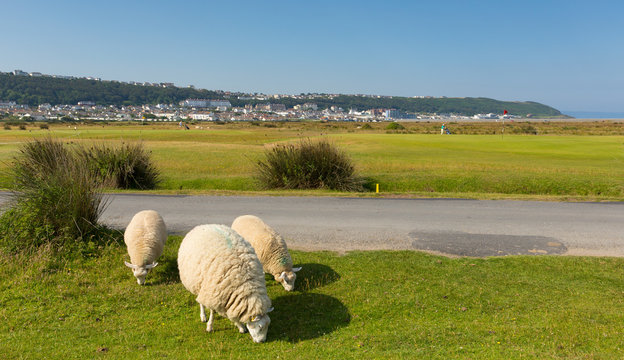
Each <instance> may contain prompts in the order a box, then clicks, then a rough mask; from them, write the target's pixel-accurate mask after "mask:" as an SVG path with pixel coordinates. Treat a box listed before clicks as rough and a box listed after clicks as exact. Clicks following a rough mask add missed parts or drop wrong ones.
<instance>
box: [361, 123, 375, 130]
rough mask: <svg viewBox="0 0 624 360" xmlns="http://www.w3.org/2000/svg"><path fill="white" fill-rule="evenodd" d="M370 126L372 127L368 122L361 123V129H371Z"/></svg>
mask: <svg viewBox="0 0 624 360" xmlns="http://www.w3.org/2000/svg"><path fill="white" fill-rule="evenodd" d="M372 128H373V127H372V126H371V125H370V124H368V123H366V124H364V125H362V130H371V129H372Z"/></svg>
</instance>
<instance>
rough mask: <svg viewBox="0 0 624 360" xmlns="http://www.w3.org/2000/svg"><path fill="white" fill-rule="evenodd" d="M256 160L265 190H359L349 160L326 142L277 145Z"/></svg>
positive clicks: (360, 184) (357, 178)
mask: <svg viewBox="0 0 624 360" xmlns="http://www.w3.org/2000/svg"><path fill="white" fill-rule="evenodd" d="M265 156H266V159H265V160H264V161H262V160H261V161H258V163H257V164H256V165H257V178H258V180H259V181H260V183H261V184H262V186H264V187H265V188H268V189H320V188H326V189H332V190H341V191H362V190H363V183H364V181H363V180H362V179H361V178H359V177H357V176H356V175H355V168H354V166H353V164H352V161H351V159H350V158H349V157H348V156H347V155H346V154H345V153H343V152H342V151H340V150H339V149H337V148H336V147H335V146H333V145H332V144H330V143H329V142H327V141H319V142H312V141H310V140H302V141H300V142H299V143H298V144H287V145H277V146H275V147H273V148H272V149H269V150H267V151H266V153H265Z"/></svg>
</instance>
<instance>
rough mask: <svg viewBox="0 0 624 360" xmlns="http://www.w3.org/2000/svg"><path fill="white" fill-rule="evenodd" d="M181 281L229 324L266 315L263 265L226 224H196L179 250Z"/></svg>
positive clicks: (202, 302) (201, 301)
mask: <svg viewBox="0 0 624 360" xmlns="http://www.w3.org/2000/svg"><path fill="white" fill-rule="evenodd" d="M178 268H179V270H180V280H181V281H182V284H183V285H184V287H186V289H188V290H189V291H190V292H191V293H193V294H195V295H197V299H196V300H197V302H199V303H200V304H202V305H204V306H206V307H208V308H209V309H212V310H215V311H216V312H217V313H219V314H220V315H221V316H223V317H227V318H228V319H230V320H232V321H241V322H243V323H248V322H249V321H250V320H251V318H253V317H254V316H259V315H263V314H266V313H267V310H268V309H269V307H271V300H270V299H269V296H268V295H267V290H266V284H265V282H264V272H263V271H262V265H261V264H260V260H259V259H258V256H257V255H256V253H255V251H254V249H253V247H252V246H251V244H249V243H248V242H247V241H246V240H245V239H243V238H242V237H241V236H240V235H238V233H236V232H235V231H233V230H232V229H231V228H229V227H227V226H225V225H214V224H212V225H199V226H196V227H195V228H194V229H192V230H191V231H190V232H189V233H188V234H187V235H186V236H185V237H184V240H182V244H181V245H180V250H179V251H178Z"/></svg>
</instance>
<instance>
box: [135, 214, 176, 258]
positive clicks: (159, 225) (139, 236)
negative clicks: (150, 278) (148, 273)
mask: <svg viewBox="0 0 624 360" xmlns="http://www.w3.org/2000/svg"><path fill="white" fill-rule="evenodd" d="M166 241H167V228H166V226H165V222H164V221H163V219H162V217H161V216H160V215H159V214H158V213H157V212H156V211H154V210H143V211H140V212H138V213H137V214H136V215H134V217H133V218H132V220H131V221H130V224H128V227H126V232H125V233H124V242H125V243H126V246H127V247H128V254H129V255H130V262H132V264H134V265H138V266H145V265H149V264H151V263H153V262H154V261H156V259H158V257H159V256H160V255H161V254H162V252H163V249H164V247H165V242H166Z"/></svg>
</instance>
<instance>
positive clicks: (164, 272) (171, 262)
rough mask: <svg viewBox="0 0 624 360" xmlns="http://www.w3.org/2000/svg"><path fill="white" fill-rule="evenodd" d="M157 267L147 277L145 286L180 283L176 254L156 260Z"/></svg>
mask: <svg viewBox="0 0 624 360" xmlns="http://www.w3.org/2000/svg"><path fill="white" fill-rule="evenodd" d="M157 261H158V266H157V267H155V268H154V270H152V271H151V272H150V273H149V274H148V275H147V281H146V282H145V284H146V285H160V284H167V283H178V282H180V272H179V270H178V258H177V254H173V255H165V254H163V255H161V256H160V257H159V258H158V260H157Z"/></svg>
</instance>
